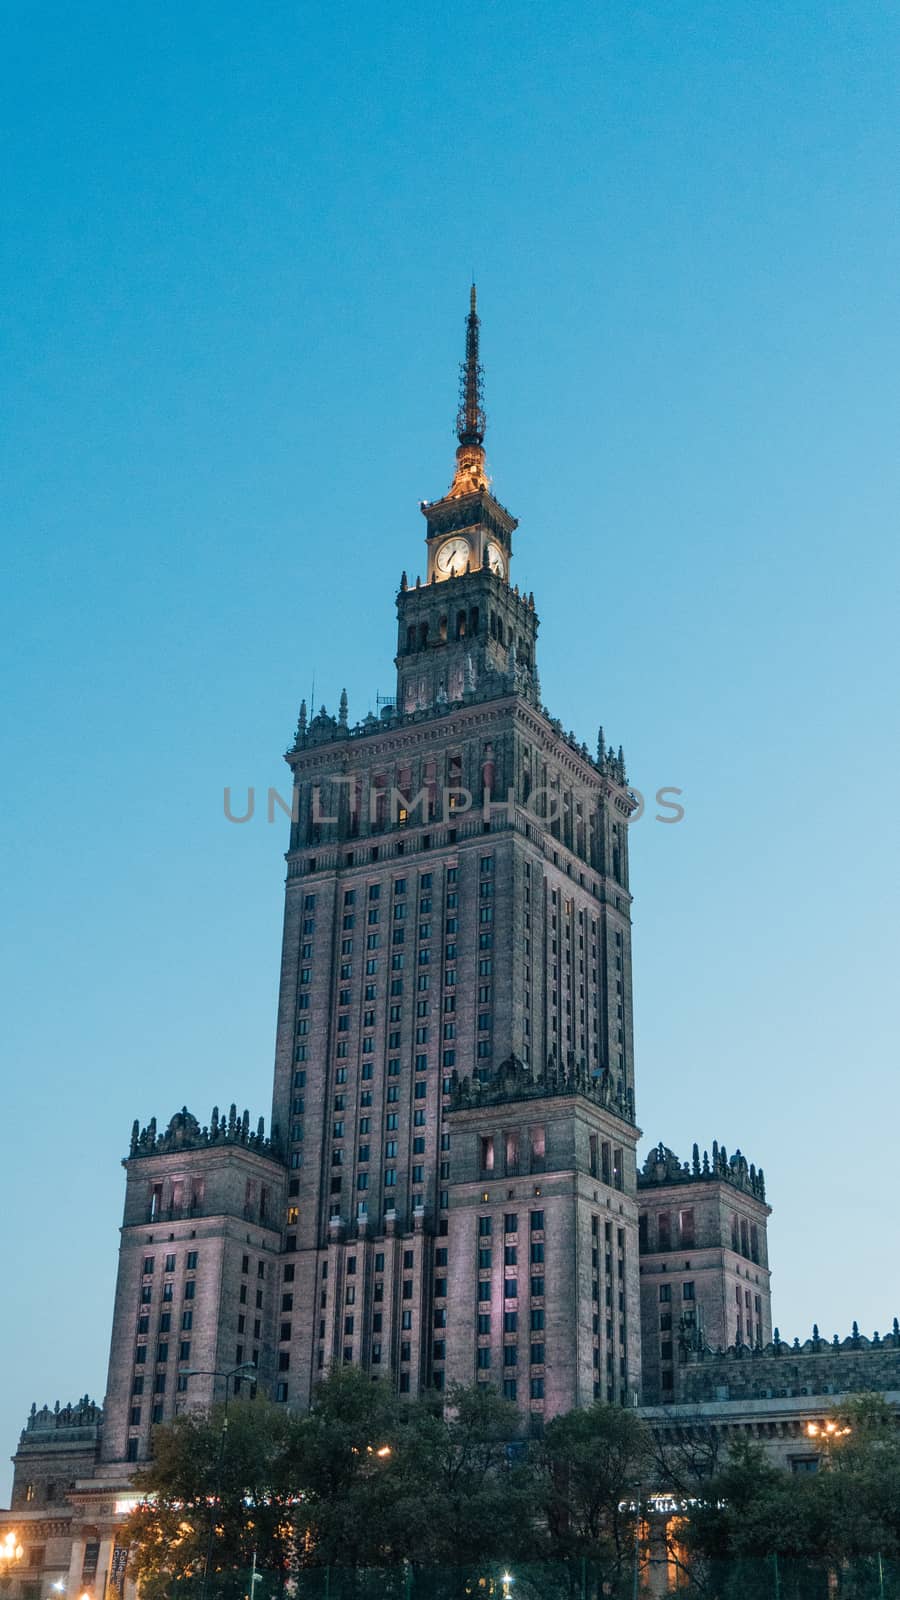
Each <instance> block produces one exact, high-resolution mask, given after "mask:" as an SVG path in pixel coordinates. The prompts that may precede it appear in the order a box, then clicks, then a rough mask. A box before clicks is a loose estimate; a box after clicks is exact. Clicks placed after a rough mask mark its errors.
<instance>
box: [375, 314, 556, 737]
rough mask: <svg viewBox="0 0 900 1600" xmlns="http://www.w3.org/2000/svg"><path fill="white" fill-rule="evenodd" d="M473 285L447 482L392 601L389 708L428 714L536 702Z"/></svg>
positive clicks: (531, 622) (531, 632)
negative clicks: (488, 440)
mask: <svg viewBox="0 0 900 1600" xmlns="http://www.w3.org/2000/svg"><path fill="white" fill-rule="evenodd" d="M478 338H479V320H478V311H477V308H476V296H475V285H474V284H473V285H472V290H471V296H470V302H469V315H468V317H467V319H466V357H465V360H464V361H463V363H462V365H461V368H460V399H459V411H458V414H457V421H456V432H457V438H458V439H459V445H458V448H457V451H456V471H455V473H454V476H453V482H452V483H451V485H450V488H449V489H448V491H447V493H446V494H445V495H444V497H443V499H441V500H431V501H429V500H424V501H423V502H422V505H421V508H420V509H421V511H422V515H423V516H424V518H425V521H426V524H427V528H428V532H427V534H426V542H427V548H428V563H427V568H426V576H425V582H424V584H423V583H422V582H421V581H420V580H419V579H418V578H417V579H416V582H415V585H414V586H410V585H409V583H408V581H407V578H406V574H405V573H404V575H403V578H402V581H401V585H400V593H399V595H398V598H397V612H398V621H399V628H398V640H397V658H396V660H397V709H398V711H400V712H401V713H402V714H404V715H409V714H411V713H415V712H420V711H421V712H432V711H434V710H440V709H441V708H442V707H449V706H451V705H457V704H461V703H463V702H465V701H467V700H471V699H476V698H477V699H483V698H484V697H485V695H489V696H493V695H496V694H498V693H502V692H503V690H504V689H505V688H508V689H509V691H510V692H513V693H516V692H517V693H519V694H521V695H523V696H524V698H525V699H527V700H529V701H530V702H531V703H532V704H535V705H537V704H539V703H540V688H539V684H538V678H537V666H536V662H535V642H536V638H537V630H538V619H537V616H536V614H535V609H534V597H533V595H527V596H526V595H524V594H520V593H519V590H518V587H517V586H514V585H512V583H511V578H510V565H511V559H512V536H513V532H514V530H515V528H516V527H517V526H518V523H517V521H516V518H515V517H513V516H512V515H511V514H510V513H509V512H508V511H507V509H506V507H505V506H502V505H501V504H500V502H499V500H496V499H495V498H494V495H493V494H492V493H491V486H490V479H489V477H488V475H487V467H486V463H485V453H484V432H485V421H486V419H485V413H484V400H483V393H482V368H481V365H480V362H479V352H478Z"/></svg>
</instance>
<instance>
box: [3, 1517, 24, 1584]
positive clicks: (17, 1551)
mask: <svg viewBox="0 0 900 1600" xmlns="http://www.w3.org/2000/svg"><path fill="white" fill-rule="evenodd" d="M23 1554H24V1552H23V1550H22V1546H21V1544H20V1543H19V1535H18V1534H17V1533H14V1532H13V1530H12V1528H10V1530H9V1532H8V1533H7V1534H5V1535H4V1537H3V1538H2V1539H0V1566H2V1568H3V1573H4V1576H6V1575H7V1574H8V1572H9V1569H10V1567H11V1566H12V1564H13V1562H14V1561H21V1559H22V1556H23Z"/></svg>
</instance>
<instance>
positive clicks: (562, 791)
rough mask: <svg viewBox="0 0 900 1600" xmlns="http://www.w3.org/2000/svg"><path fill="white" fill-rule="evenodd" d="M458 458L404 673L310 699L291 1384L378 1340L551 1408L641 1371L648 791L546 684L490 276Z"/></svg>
mask: <svg viewBox="0 0 900 1600" xmlns="http://www.w3.org/2000/svg"><path fill="white" fill-rule="evenodd" d="M457 432H458V439H459V445H458V449H457V452H456V467H455V472H454V476H453V481H452V483H451V485H450V488H449V490H448V491H447V493H446V494H445V495H444V496H443V497H442V498H441V499H439V500H436V501H433V502H426V503H423V504H422V506H421V508H420V509H421V512H422V514H423V516H424V519H425V524H426V537H425V544H426V568H425V579H424V581H421V580H420V579H418V578H417V579H416V580H415V582H414V583H410V582H409V581H408V580H407V577H406V574H404V575H403V577H402V579H401V583H400V589H399V593H398V595H397V600H396V604H397V617H398V633H397V655H396V666H397V693H396V701H395V703H394V704H393V705H392V706H389V707H386V708H385V710H384V711H383V713H382V715H381V717H380V718H376V717H374V716H369V717H367V718H366V720H365V721H364V722H363V723H362V724H361V725H359V726H356V727H351V726H350V725H349V723H348V718H347V708H346V699H345V698H344V697H342V701H341V707H340V710H339V713H338V715H337V717H332V716H329V715H328V714H327V713H326V711H325V709H324V708H322V710H321V711H319V712H318V714H316V715H314V716H313V717H312V719H311V720H309V719H308V715H307V710H306V707H305V705H304V706H303V707H301V713H300V720H299V725H298V729H297V737H296V741H295V743H294V746H293V748H292V750H290V751H289V753H288V755H287V760H288V762H289V764H290V766H291V769H292V773H293V785H294V787H293V816H292V826H291V836H290V849H289V851H288V855H287V885H286V896H285V918H284V938H283V950H282V968H281V990H280V1001H279V1016H278V1037H277V1051H276V1067H275V1087H274V1098H273V1107H272V1131H273V1142H275V1143H276V1144H279V1145H280V1146H281V1147H282V1148H283V1150H284V1153H285V1159H286V1162H287V1196H286V1211H285V1218H286V1221H285V1229H284V1254H283V1261H282V1265H281V1272H282V1276H283V1278H284V1280H285V1283H286V1284H287V1285H288V1286H287V1287H285V1288H284V1291H283V1293H284V1300H283V1302H282V1303H283V1304H284V1306H285V1311H284V1314H283V1315H281V1316H280V1317H279V1319H278V1326H277V1329H276V1330H275V1332H276V1334H277V1338H276V1341H275V1342H276V1347H277V1348H276V1350H275V1365H276V1380H275V1393H276V1396H277V1398H279V1399H280V1400H282V1401H286V1402H287V1403H289V1404H293V1405H300V1406H302V1405H305V1404H307V1403H308V1401H309V1398H310V1395H311V1393H312V1390H313V1388H314V1386H315V1384H316V1382H317V1380H318V1379H319V1378H320V1377H321V1376H322V1374H323V1373H324V1372H325V1371H327V1370H328V1369H329V1368H331V1367H332V1366H333V1365H334V1364H335V1363H342V1362H353V1363H358V1364H360V1365H362V1366H363V1367H364V1368H366V1369H367V1370H369V1371H371V1372H372V1373H382V1374H385V1375H389V1376H391V1377H392V1378H393V1379H394V1381H395V1382H396V1384H397V1387H398V1389H399V1391H400V1392H401V1393H408V1394H418V1393H421V1392H422V1391H424V1390H426V1389H429V1388H434V1389H437V1390H441V1389H443V1388H444V1387H445V1386H446V1385H447V1384H448V1383H449V1382H451V1381H457V1380H458V1381H462V1382H474V1381H478V1380H481V1381H486V1382H491V1383H494V1384H496V1385H497V1386H498V1387H499V1388H501V1389H502V1390H503V1392H504V1393H506V1394H507V1395H508V1396H509V1397H510V1398H512V1399H514V1400H516V1402H517V1403H518V1404H519V1405H520V1407H521V1408H522V1410H523V1412H525V1413H526V1414H528V1415H530V1416H531V1418H532V1422H533V1425H534V1426H535V1428H536V1429H539V1428H540V1426H541V1422H542V1419H543V1417H544V1416H545V1415H550V1414H553V1413H555V1412H557V1411H562V1410H566V1409H568V1408H569V1407H571V1406H572V1405H575V1404H580V1403H584V1402H586V1401H589V1400H590V1399H592V1398H593V1397H595V1396H600V1397H602V1398H604V1399H609V1400H613V1401H615V1402H617V1403H631V1402H632V1401H633V1400H634V1399H635V1398H636V1397H637V1394H638V1391H639V1386H640V1376H639V1374H640V1312H639V1294H638V1220H637V1187H636V1169H635V1146H636V1141H637V1137H638V1129H637V1127H636V1125H635V1110H634V1079H633V1059H632V996H631V924H630V903H631V899H630V894H629V888H628V821H629V816H630V814H631V811H632V807H633V801H632V798H631V796H630V794H629V791H628V788H627V785H626V780H625V771H624V763H623V760H622V756H621V751H620V752H619V754H618V755H613V754H612V753H611V752H609V751H607V749H606V747H605V744H604V742H603V738H602V734H601V737H600V741H599V746H598V751H597V756H596V759H595V758H593V757H592V756H591V755H590V753H589V751H588V749H587V747H586V746H584V745H582V744H579V743H578V742H577V741H576V740H575V738H574V736H573V735H566V734H565V733H564V731H563V727H562V724H561V723H560V722H558V721H557V720H556V719H555V718H553V717H551V715H550V714H549V712H548V711H547V710H546V708H545V707H544V706H543V705H542V704H541V695H540V687H539V680H538V670H537V654H536V642H537V633H538V617H537V613H536V611H535V605H534V598H533V595H531V594H530V593H526V592H525V591H524V589H520V587H519V585H518V584H517V583H515V582H514V580H513V535H514V533H515V530H516V527H517V523H516V519H515V517H513V516H512V515H511V514H510V513H509V512H508V511H507V510H506V509H505V507H504V506H502V505H501V504H500V502H499V501H498V500H497V499H496V498H495V496H494V494H493V492H492V489H491V484H490V479H489V477H488V473H487V466H486V460H485V451H484V434H485V413H484V405H483V395H482V370H481V366H480V362H479V319H478V314H477V308H476V300H475V290H474V287H473V289H472V293H471V302H470V309H469V314H468V318H467V323H466V351H465V360H464V362H463V364H462V372H461V394H460V406H459V414H458V424H457Z"/></svg>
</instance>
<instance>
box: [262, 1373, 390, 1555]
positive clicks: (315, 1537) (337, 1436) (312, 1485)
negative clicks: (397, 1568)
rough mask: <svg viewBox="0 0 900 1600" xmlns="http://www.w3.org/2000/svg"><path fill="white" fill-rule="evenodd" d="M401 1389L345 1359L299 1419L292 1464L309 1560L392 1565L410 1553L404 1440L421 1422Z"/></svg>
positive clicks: (288, 1464)
mask: <svg viewBox="0 0 900 1600" xmlns="http://www.w3.org/2000/svg"><path fill="white" fill-rule="evenodd" d="M413 1410H414V1408H412V1407H410V1408H405V1407H401V1405H400V1402H399V1401H398V1400H397V1398H396V1397H395V1395H394V1393H393V1390H392V1389H391V1388H390V1387H389V1385H388V1384H387V1383H386V1382H384V1381H383V1380H381V1379H378V1380H376V1381H374V1382H373V1381H372V1379H371V1378H369V1377H367V1375H366V1374H365V1373H364V1372H361V1371H360V1370H359V1368H357V1367H339V1368H337V1369H336V1370H335V1371H334V1372H333V1373H331V1374H330V1375H329V1376H328V1377H327V1378H326V1379H325V1380H324V1382H323V1383H322V1384H321V1385H320V1386H319V1388H318V1390H317V1391H316V1394H315V1396H314V1399H313V1405H312V1407H311V1409H310V1410H309V1412H307V1413H306V1415H305V1416H302V1417H299V1418H297V1419H296V1420H295V1422H294V1424H293V1428H292V1431H291V1434H290V1438H289V1441H288V1447H287V1452H286V1459H285V1470H286V1473H287V1476H288V1478H289V1479H290V1481H291V1483H292V1484H293V1485H294V1489H295V1493H296V1497H297V1502H298V1503H297V1508H296V1516H297V1528H298V1534H299V1537H300V1561H301V1564H303V1565H305V1566H318V1567H324V1566H345V1567H366V1566H383V1565H390V1564H392V1563H394V1562H396V1561H398V1560H402V1559H403V1557H404V1556H405V1554H406V1544H407V1539H406V1534H405V1532H404V1528H403V1522H402V1516H401V1515H400V1511H399V1496H398V1487H399V1484H400V1482H401V1480H402V1470H400V1462H401V1459H402V1446H403V1443H404V1441H405V1439H406V1438H407V1436H408V1434H409V1430H410V1427H411V1426H412V1425H413V1423H412V1418H411V1417H410V1415H409V1412H411V1411H413Z"/></svg>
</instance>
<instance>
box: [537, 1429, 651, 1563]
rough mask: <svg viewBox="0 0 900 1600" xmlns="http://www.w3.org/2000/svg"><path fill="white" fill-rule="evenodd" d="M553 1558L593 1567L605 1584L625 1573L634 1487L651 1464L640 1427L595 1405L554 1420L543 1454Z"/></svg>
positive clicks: (629, 1555) (631, 1549)
mask: <svg viewBox="0 0 900 1600" xmlns="http://www.w3.org/2000/svg"><path fill="white" fill-rule="evenodd" d="M543 1461H544V1470H545V1473H546V1513H547V1525H548V1531H549V1536H550V1547H551V1551H552V1554H553V1555H555V1556H559V1557H568V1558H571V1557H579V1558H585V1559H587V1560H590V1561H591V1562H593V1563H595V1564H597V1565H599V1566H600V1567H601V1569H602V1570H603V1571H604V1573H605V1574H606V1581H610V1582H611V1581H612V1580H613V1579H614V1578H615V1576H616V1575H621V1573H622V1572H623V1571H624V1570H625V1568H626V1567H627V1568H629V1569H630V1567H631V1564H632V1562H633V1559H634V1541H635V1538H636V1534H637V1520H638V1517H637V1502H638V1499H639V1489H640V1484H641V1483H642V1481H643V1478H644V1475H645V1473H646V1472H647V1470H648V1468H649V1465H650V1461H651V1439H650V1434H649V1431H648V1429H647V1427H646V1425H645V1424H644V1423H643V1422H642V1421H641V1419H640V1418H639V1417H638V1416H637V1415H636V1414H635V1413H634V1412H633V1411H626V1410H623V1409H621V1408H620V1407H618V1406H610V1405H606V1404H604V1403H603V1402H602V1401H595V1402H594V1404H593V1405H592V1406H589V1407H588V1408H587V1409H585V1410H582V1411H569V1412H567V1413H566V1414H565V1415H564V1416H560V1417H554V1418H553V1420H552V1422H550V1423H549V1424H548V1426H547V1430H546V1433H545V1435H544V1449H543Z"/></svg>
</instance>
